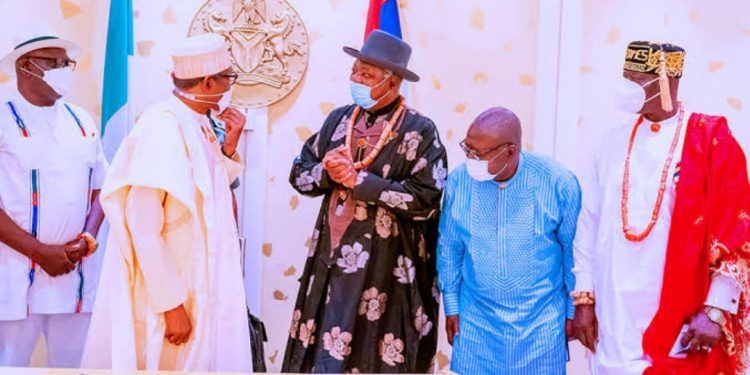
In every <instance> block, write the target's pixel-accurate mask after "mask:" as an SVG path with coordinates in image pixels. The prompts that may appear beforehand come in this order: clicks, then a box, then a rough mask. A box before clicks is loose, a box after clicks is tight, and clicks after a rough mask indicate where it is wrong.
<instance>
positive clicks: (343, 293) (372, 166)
mask: <svg viewBox="0 0 750 375" xmlns="http://www.w3.org/2000/svg"><path fill="white" fill-rule="evenodd" d="M344 52H346V53H347V54H349V55H350V56H352V57H354V58H356V59H357V60H356V61H355V62H354V65H353V67H352V72H351V76H350V79H351V94H352V99H353V101H354V104H353V105H347V106H344V107H341V108H338V109H336V110H334V111H333V112H332V113H331V114H330V115H329V116H328V118H327V119H326V121H325V123H324V124H323V127H322V128H321V129H320V131H319V132H318V133H317V134H315V135H313V136H312V137H310V139H308V140H307V142H306V143H305V145H304V147H303V148H302V151H301V153H300V155H299V156H298V157H297V159H296V160H295V161H294V164H293V166H292V171H291V175H290V177H289V180H290V183H291V184H292V186H293V187H294V188H295V189H296V190H297V191H299V192H300V193H301V194H304V195H306V196H310V197H316V196H324V199H323V204H322V206H321V210H320V214H319V216H318V221H317V223H316V225H315V230H314V232H313V235H312V238H311V240H310V249H309V253H308V258H307V263H306V265H305V269H304V273H303V275H302V278H301V279H300V289H299V294H298V296H297V303H296V305H295V310H294V313H293V318H292V325H291V328H290V330H289V333H290V337H289V341H288V344H287V349H286V355H285V356H284V364H283V367H282V371H284V372H322V373H343V372H351V373H357V372H361V373H367V372H369V373H372V372H375V373H377V372H381V373H420V372H421V373H424V372H428V371H431V369H430V368H431V365H432V362H433V356H434V355H435V350H436V346H437V318H438V307H439V306H438V304H439V303H438V299H439V294H438V292H437V287H436V285H435V280H436V267H435V248H436V239H437V217H438V212H439V207H440V199H441V196H442V192H443V187H444V186H445V179H446V175H447V160H446V152H445V148H444V147H443V145H442V144H441V142H440V138H439V137H438V132H437V129H436V127H435V124H433V122H432V121H431V120H430V119H428V118H427V117H424V116H422V115H421V114H419V113H417V112H416V111H414V110H413V109H411V108H409V107H407V106H406V104H405V102H404V99H403V98H402V97H401V96H400V95H399V89H400V87H401V82H402V81H403V80H404V79H405V80H407V81H412V82H416V81H418V80H419V77H418V76H417V75H416V74H415V73H413V72H411V71H410V70H408V69H407V65H408V61H409V58H410V56H411V47H410V46H409V45H408V44H406V43H405V42H403V41H402V40H401V39H398V38H396V37H394V36H392V35H390V34H388V33H386V32H383V31H380V30H376V31H374V32H373V33H372V34H370V36H369V37H368V38H367V40H366V41H365V43H364V46H363V47H362V50H356V49H353V48H349V47H345V48H344Z"/></svg>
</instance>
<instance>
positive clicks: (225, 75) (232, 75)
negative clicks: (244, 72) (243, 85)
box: [217, 72, 240, 86]
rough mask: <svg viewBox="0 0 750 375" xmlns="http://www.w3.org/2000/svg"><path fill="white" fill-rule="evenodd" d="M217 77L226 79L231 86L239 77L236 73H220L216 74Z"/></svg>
mask: <svg viewBox="0 0 750 375" xmlns="http://www.w3.org/2000/svg"><path fill="white" fill-rule="evenodd" d="M217 75H218V76H219V77H222V78H226V79H228V80H229V85H230V86H232V85H234V84H235V83H237V79H238V78H239V77H240V75H239V74H237V72H231V73H220V74H217Z"/></svg>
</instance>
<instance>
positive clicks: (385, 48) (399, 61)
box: [344, 30, 419, 82]
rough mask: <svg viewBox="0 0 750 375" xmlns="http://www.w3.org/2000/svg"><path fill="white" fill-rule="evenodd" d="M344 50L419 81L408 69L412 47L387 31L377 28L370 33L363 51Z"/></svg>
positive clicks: (401, 75)
mask: <svg viewBox="0 0 750 375" xmlns="http://www.w3.org/2000/svg"><path fill="white" fill-rule="evenodd" d="M344 52H346V53H347V54H348V55H349V56H352V57H354V58H356V59H359V60H362V61H364V62H366V63H369V64H372V65H376V66H379V67H381V68H384V69H388V70H390V71H392V72H393V73H396V74H397V75H399V76H400V77H402V78H403V79H405V80H407V81H411V82H417V81H419V76H418V75H417V74H416V73H414V72H412V71H411V70H409V69H407V65H408V64H409V57H411V47H410V46H409V45H408V44H406V42H404V41H403V40H401V39H399V38H396V37H395V36H393V35H391V34H388V33H387V32H385V31H382V30H375V31H373V32H372V33H370V36H368V37H367V40H366V41H365V44H364V45H362V50H361V51H360V50H357V49H354V48H351V47H344Z"/></svg>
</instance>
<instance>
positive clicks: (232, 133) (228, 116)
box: [217, 107, 247, 156]
mask: <svg viewBox="0 0 750 375" xmlns="http://www.w3.org/2000/svg"><path fill="white" fill-rule="evenodd" d="M217 117H218V118H219V120H221V121H223V122H224V125H225V126H226V141H225V142H224V146H223V147H222V148H221V150H222V152H224V155H227V156H232V154H234V152H235V151H236V150H237V145H238V144H239V143H240V136H241V135H242V129H244V128H245V122H246V121H247V120H246V118H245V115H243V114H242V112H240V111H238V110H237V109H235V108H232V107H229V108H227V109H225V110H224V112H222V113H220V114H219V115H218V116H217Z"/></svg>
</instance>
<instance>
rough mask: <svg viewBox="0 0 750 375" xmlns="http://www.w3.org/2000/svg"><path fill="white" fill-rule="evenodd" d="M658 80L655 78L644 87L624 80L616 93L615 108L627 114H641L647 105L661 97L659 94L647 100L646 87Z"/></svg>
mask: <svg viewBox="0 0 750 375" xmlns="http://www.w3.org/2000/svg"><path fill="white" fill-rule="evenodd" d="M658 80H659V78H654V79H653V80H651V81H648V82H646V83H644V84H643V85H639V84H637V83H635V82H633V81H631V80H629V79H627V78H623V79H622V80H621V81H620V84H619V85H618V86H617V89H616V91H615V106H617V108H618V109H620V110H621V111H623V112H625V113H640V112H641V110H642V109H643V106H644V105H646V103H648V102H650V101H651V100H653V99H655V98H657V97H658V96H659V95H660V94H658V93H657V94H656V95H654V96H652V97H650V98H646V90H645V89H646V87H647V86H649V85H651V84H652V83H654V82H656V81H658Z"/></svg>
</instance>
